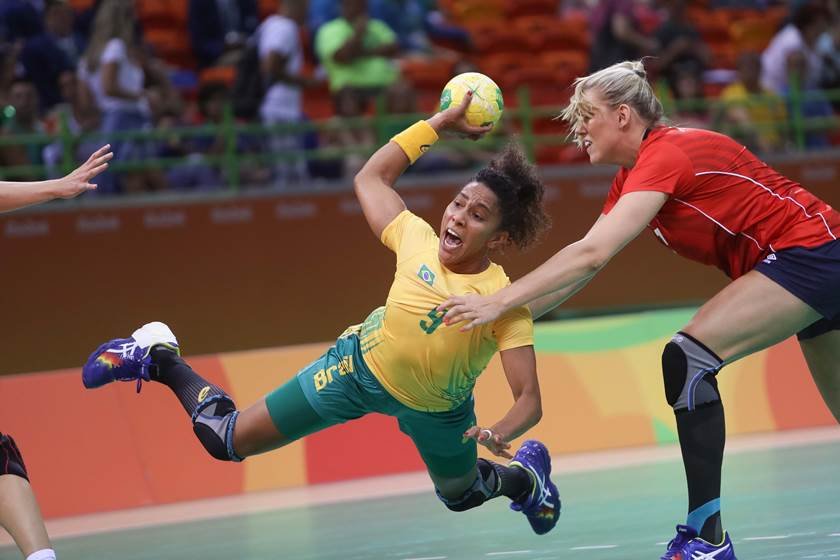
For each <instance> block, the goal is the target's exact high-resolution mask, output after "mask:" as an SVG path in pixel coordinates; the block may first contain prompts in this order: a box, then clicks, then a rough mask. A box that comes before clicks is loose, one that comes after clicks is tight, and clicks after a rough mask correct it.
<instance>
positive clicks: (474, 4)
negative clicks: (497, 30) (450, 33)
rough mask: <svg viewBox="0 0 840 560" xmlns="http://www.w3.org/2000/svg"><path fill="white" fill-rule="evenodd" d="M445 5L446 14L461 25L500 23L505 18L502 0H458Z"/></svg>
mask: <svg viewBox="0 0 840 560" xmlns="http://www.w3.org/2000/svg"><path fill="white" fill-rule="evenodd" d="M447 4H448V9H447V12H448V13H449V14H451V15H452V19H453V21H454V22H455V23H459V24H461V25H469V24H473V23H479V22H486V21H502V20H504V17H505V2H504V0H458V1H454V2H451V3H447Z"/></svg>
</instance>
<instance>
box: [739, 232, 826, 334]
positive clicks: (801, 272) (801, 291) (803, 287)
mask: <svg viewBox="0 0 840 560" xmlns="http://www.w3.org/2000/svg"><path fill="white" fill-rule="evenodd" d="M755 270H757V271H758V272H760V273H762V274H764V275H765V276H767V277H768V278H770V279H771V280H773V281H774V282H776V283H777V284H779V285H780V286H782V287H783V288H784V289H786V290H787V291H789V292H790V293H792V294H793V295H795V296H796V297H798V298H799V299H801V300H802V301H804V302H805V303H807V304H808V305H810V306H811V307H813V308H814V309H815V310H816V311H817V312H818V313H819V314H820V315H822V316H823V318H822V319H820V320H819V321H817V322H815V323H814V324H812V325H810V326H808V327H806V328H804V329H802V330H801V331H800V332H799V333H798V334H797V335H796V336H797V338H799V340H806V339H808V338H814V337H816V336H819V335H821V334H824V333H827V332H829V331H833V330H835V329H840V240H835V241H830V242H828V243H826V244H824V245H820V246H819V247H812V248H810V249H806V248H803V247H792V248H790V249H783V250H781V251H777V252H775V253H771V254H769V255H767V257H765V258H764V260H762V261H761V262H760V263H758V264H757V265H756V267H755Z"/></svg>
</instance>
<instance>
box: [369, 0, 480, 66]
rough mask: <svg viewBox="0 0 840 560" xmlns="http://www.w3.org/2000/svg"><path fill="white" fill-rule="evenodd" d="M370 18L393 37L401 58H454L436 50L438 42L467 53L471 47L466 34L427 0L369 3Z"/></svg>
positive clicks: (380, 0)
mask: <svg viewBox="0 0 840 560" xmlns="http://www.w3.org/2000/svg"><path fill="white" fill-rule="evenodd" d="M369 8H370V17H371V18H372V19H378V20H379V21H381V22H383V23H384V24H385V25H387V26H388V27H390V28H391V30H392V31H393V32H394V33H395V34H396V36H397V41H398V43H399V46H400V51H401V52H402V53H403V54H429V53H434V54H435V55H437V56H453V54H454V53H451V52H449V51H447V50H445V49H441V48H438V47H436V46H435V44H434V43H433V40H435V39H440V40H442V41H444V42H445V43H446V44H447V45H452V46H455V47H458V48H462V49H466V48H468V46H469V45H470V38H469V32H468V31H467V30H466V29H464V28H462V27H458V26H457V25H454V24H453V23H451V22H448V21H447V20H446V17H445V15H444V14H443V13H442V12H441V11H439V10H436V9H434V3H433V2H428V1H426V0H370V3H369Z"/></svg>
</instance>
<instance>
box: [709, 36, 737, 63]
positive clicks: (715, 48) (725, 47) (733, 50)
mask: <svg viewBox="0 0 840 560" xmlns="http://www.w3.org/2000/svg"><path fill="white" fill-rule="evenodd" d="M709 50H710V51H711V52H712V60H711V62H710V65H711V67H712V68H726V69H731V70H734V69H735V67H736V66H737V65H738V54H739V51H738V48H737V47H736V46H734V45H732V43H729V42H725V43H711V44H709Z"/></svg>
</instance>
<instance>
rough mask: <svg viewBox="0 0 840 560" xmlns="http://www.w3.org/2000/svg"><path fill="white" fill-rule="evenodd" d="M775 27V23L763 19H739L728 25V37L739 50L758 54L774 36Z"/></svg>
mask: <svg viewBox="0 0 840 560" xmlns="http://www.w3.org/2000/svg"><path fill="white" fill-rule="evenodd" d="M776 27H777V23H776V22H774V21H771V20H767V19H764V18H761V19H757V18H749V19H740V20H736V21H733V22H732V23H731V24H730V25H729V35H730V37H732V43H733V44H734V46H735V47H737V48H738V49H739V50H742V51H758V52H760V51H763V50H764V49H765V48H767V45H768V44H769V43H770V40H771V39H772V38H773V35H775V34H776Z"/></svg>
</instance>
